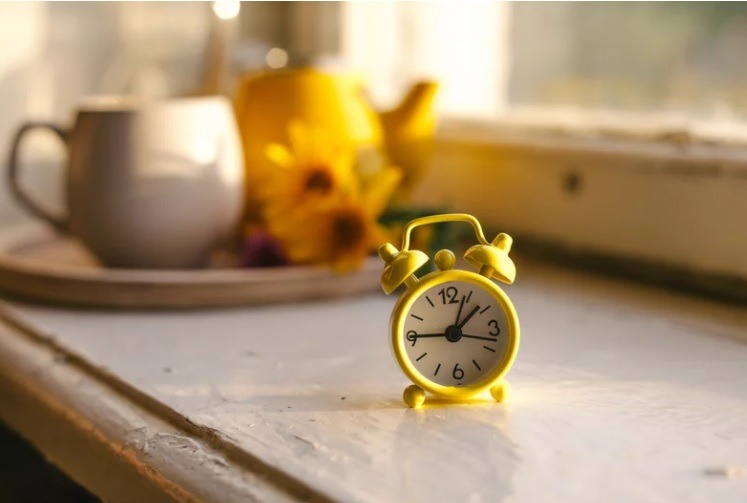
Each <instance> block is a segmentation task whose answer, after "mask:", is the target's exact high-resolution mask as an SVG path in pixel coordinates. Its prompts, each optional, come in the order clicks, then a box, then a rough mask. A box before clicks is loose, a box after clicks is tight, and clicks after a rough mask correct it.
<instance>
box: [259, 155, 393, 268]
mask: <svg viewBox="0 0 747 503" xmlns="http://www.w3.org/2000/svg"><path fill="white" fill-rule="evenodd" d="M400 180H401V173H400V172H399V170H396V169H394V168H387V169H385V170H382V171H381V172H380V173H379V174H378V175H377V176H374V177H372V178H371V179H370V180H369V182H368V183H367V184H366V185H365V186H363V187H358V186H356V185H355V184H354V185H353V189H352V190H351V191H350V192H348V193H345V194H338V195H337V196H336V197H329V198H325V199H314V200H310V201H307V202H305V203H298V204H296V205H295V206H294V207H292V208H289V207H287V206H284V205H283V207H280V206H276V205H274V204H273V203H272V202H269V203H268V205H267V208H266V224H267V229H268V231H269V233H270V234H271V235H272V236H273V237H274V238H275V239H276V240H277V241H278V242H279V243H280V245H281V246H282V248H283V250H284V252H285V254H286V256H287V257H288V258H289V259H290V260H291V261H292V262H294V263H302V264H319V263H326V264H330V265H331V266H332V267H333V268H334V269H335V270H337V271H339V272H346V271H350V270H352V269H355V268H356V267H358V266H360V265H361V263H362V262H363V260H364V259H365V258H366V256H367V255H368V254H369V253H370V252H371V251H372V250H374V249H376V248H377V247H378V246H379V245H380V244H382V243H384V242H386V241H389V240H390V236H389V235H388V233H387V231H386V229H385V228H383V227H382V226H380V225H379V224H378V222H377V218H378V216H379V215H380V214H381V212H382V211H383V210H384V208H385V207H386V205H387V203H388V202H389V199H390V198H391V196H392V194H393V193H394V191H395V190H396V189H397V187H398V185H399V181H400Z"/></svg>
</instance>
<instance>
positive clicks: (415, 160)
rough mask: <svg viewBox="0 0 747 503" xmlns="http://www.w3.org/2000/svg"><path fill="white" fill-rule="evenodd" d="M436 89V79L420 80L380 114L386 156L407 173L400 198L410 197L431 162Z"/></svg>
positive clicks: (406, 198) (403, 199) (401, 187)
mask: <svg viewBox="0 0 747 503" xmlns="http://www.w3.org/2000/svg"><path fill="white" fill-rule="evenodd" d="M437 91H438V84H436V83H435V82H418V83H417V84H415V85H414V86H412V88H411V89H410V90H409V91H408V93H407V95H406V96H405V98H404V99H403V100H402V103H400V105H399V106H398V107H396V108H395V109H393V110H389V111H386V112H383V113H381V114H380V117H381V125H382V128H383V130H384V146H385V148H386V153H387V156H388V158H389V159H390V160H391V162H392V163H393V164H394V165H395V166H397V167H399V168H400V169H401V170H402V174H403V175H404V176H403V178H402V183H401V185H400V189H399V192H398V194H397V199H399V200H400V202H406V201H407V200H408V199H410V197H411V194H412V190H413V188H414V187H415V185H417V182H418V181H419V180H420V179H421V178H422V177H423V175H424V174H425V172H426V171H427V169H428V166H429V164H430V159H431V157H432V152H433V134H434V132H435V129H436V111H435V107H434V105H435V97H436V92H437Z"/></svg>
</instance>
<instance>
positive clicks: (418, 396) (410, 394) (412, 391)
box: [402, 384, 425, 408]
mask: <svg viewBox="0 0 747 503" xmlns="http://www.w3.org/2000/svg"><path fill="white" fill-rule="evenodd" d="M402 398H404V400H405V403H406V404H407V406H408V407H412V408H417V407H420V406H421V405H423V402H425V391H423V390H422V389H421V388H419V387H418V386H415V385H414V384H412V385H410V386H408V387H407V388H405V392H404V393H403V395H402Z"/></svg>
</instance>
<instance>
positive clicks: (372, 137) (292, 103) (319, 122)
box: [235, 68, 438, 211]
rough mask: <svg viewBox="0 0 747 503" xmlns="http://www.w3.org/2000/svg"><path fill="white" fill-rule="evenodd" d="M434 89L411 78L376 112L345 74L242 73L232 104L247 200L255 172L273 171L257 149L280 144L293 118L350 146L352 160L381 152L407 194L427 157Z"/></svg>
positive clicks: (251, 195)
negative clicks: (395, 100)
mask: <svg viewBox="0 0 747 503" xmlns="http://www.w3.org/2000/svg"><path fill="white" fill-rule="evenodd" d="M437 87H438V86H437V84H436V83H434V82H419V83H417V84H415V85H413V86H412V88H411V89H410V90H409V92H408V93H407V94H406V95H405V97H404V99H403V100H402V102H401V103H400V104H399V106H397V107H396V108H394V109H393V110H389V111H386V112H382V113H379V112H377V111H375V110H374V109H373V108H372V107H371V105H370V104H369V102H368V100H367V99H366V97H365V94H364V92H363V89H362V87H361V85H360V84H359V83H358V82H356V81H355V79H353V78H351V77H349V76H344V75H332V74H329V73H325V72H323V71H321V70H318V69H315V68H295V69H288V70H280V71H264V72H259V73H253V74H249V75H247V76H245V77H243V78H242V79H241V80H240V81H239V84H238V87H237V91H236V96H235V108H236V116H237V119H238V124H239V129H240V132H241V139H242V143H243V146H244V155H245V160H246V170H247V173H246V174H247V176H246V183H247V187H246V194H247V199H248V201H249V202H250V205H251V201H253V200H254V194H255V191H256V185H257V184H258V183H261V177H258V174H260V173H263V172H266V170H267V169H273V167H272V166H271V165H270V162H269V160H268V159H267V158H266V156H265V148H266V147H267V145H269V144H270V143H274V142H275V143H288V136H287V135H288V124H289V122H290V121H291V120H294V119H298V120H300V121H302V122H303V123H305V124H306V125H308V126H310V127H312V128H317V129H321V130H324V131H325V132H326V133H327V134H328V135H330V136H333V137H335V138H339V139H341V140H344V141H349V142H351V143H352V144H354V145H356V148H357V152H358V162H359V163H366V162H367V160H371V159H375V160H381V156H382V155H383V156H386V158H387V159H388V161H389V162H390V163H391V164H392V165H394V166H398V167H399V168H400V169H402V171H403V174H404V178H403V182H402V188H401V192H400V197H407V195H408V194H409V192H410V190H411V189H412V185H413V183H414V182H416V181H417V180H418V179H419V177H420V176H421V175H422V174H423V172H424V171H425V169H426V167H427V165H428V162H429V160H430V154H431V150H432V148H431V145H432V137H433V131H434V128H435V124H436V114H435V111H434V107H433V105H434V97H435V94H436V90H437ZM249 211H251V210H249Z"/></svg>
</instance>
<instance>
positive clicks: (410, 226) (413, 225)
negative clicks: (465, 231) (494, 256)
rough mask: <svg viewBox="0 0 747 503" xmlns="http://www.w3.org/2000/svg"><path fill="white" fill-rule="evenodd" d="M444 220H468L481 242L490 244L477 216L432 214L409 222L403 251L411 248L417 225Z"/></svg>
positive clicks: (403, 232) (406, 227) (403, 236)
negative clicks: (411, 236) (412, 235)
mask: <svg viewBox="0 0 747 503" xmlns="http://www.w3.org/2000/svg"><path fill="white" fill-rule="evenodd" d="M443 222H467V223H469V224H471V225H472V228H473V229H474V230H475V236H477V240H478V241H479V242H480V244H483V245H489V244H490V242H489V241H488V240H487V239H485V235H484V234H483V232H482V227H481V226H480V222H478V221H477V219H476V218H475V217H473V216H472V215H469V214H467V213H446V214H442V215H431V216H428V217H422V218H416V219H415V220H412V221H411V222H410V223H408V224H407V225H406V226H405V228H404V230H403V231H402V251H406V250H409V248H410V233H411V232H412V230H413V229H415V228H416V227H420V226H422V225H431V224H440V223H443Z"/></svg>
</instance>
